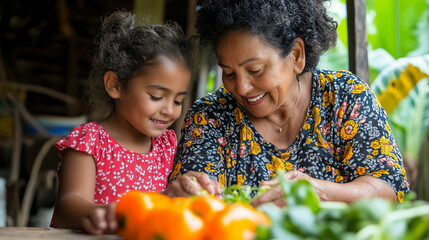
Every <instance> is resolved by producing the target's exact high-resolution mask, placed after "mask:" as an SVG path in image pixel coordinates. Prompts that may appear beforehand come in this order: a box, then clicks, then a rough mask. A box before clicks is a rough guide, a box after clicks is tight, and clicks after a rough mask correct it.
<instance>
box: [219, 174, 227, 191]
mask: <svg viewBox="0 0 429 240" xmlns="http://www.w3.org/2000/svg"><path fill="white" fill-rule="evenodd" d="M218 182H219V183H220V185H221V186H222V187H223V188H225V187H226V179H225V172H224V173H221V174H219V178H218Z"/></svg>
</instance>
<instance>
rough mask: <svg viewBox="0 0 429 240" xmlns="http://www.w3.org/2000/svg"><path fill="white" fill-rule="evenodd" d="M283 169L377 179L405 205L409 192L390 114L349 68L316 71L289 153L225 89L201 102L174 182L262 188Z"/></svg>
mask: <svg viewBox="0 0 429 240" xmlns="http://www.w3.org/2000/svg"><path fill="white" fill-rule="evenodd" d="M277 169H281V170H284V171H290V170H298V171H302V172H304V173H306V174H308V175H309V176H311V177H313V178H317V179H323V180H328V181H332V182H336V183H346V182H350V181H353V180H355V179H356V178H358V177H359V176H364V175H369V176H373V177H376V178H379V179H382V180H384V181H386V182H387V183H388V184H389V185H390V186H391V187H392V188H393V189H394V190H395V192H396V194H397V197H398V200H399V201H400V202H402V201H403V198H404V194H405V193H407V192H409V183H408V182H407V180H406V174H405V170H404V167H403V163H402V157H401V153H400V152H399V150H398V147H397V146H396V143H395V139H394V137H393V134H392V132H391V129H390V127H389V124H388V123H387V118H386V112H385V111H384V109H383V108H382V107H381V105H380V103H379V102H378V100H377V98H376V96H375V95H374V93H373V92H372V91H371V89H370V88H369V87H368V86H367V85H366V84H365V82H363V81H362V80H361V79H360V78H359V77H357V76H356V75H353V74H352V73H350V72H348V71H338V72H336V71H329V70H323V69H316V70H314V72H313V90H312V98H311V102H310V106H309V108H308V111H307V116H306V119H305V122H304V125H303V126H302V128H301V130H300V132H299V134H298V135H297V137H296V139H295V141H294V142H293V143H292V144H291V145H290V146H289V147H287V148H286V149H280V148H278V147H276V146H275V145H273V144H272V143H270V142H268V141H267V140H265V139H264V138H263V137H262V136H261V135H260V134H259V133H258V132H257V131H256V129H255V128H254V127H253V125H252V123H251V122H250V120H249V118H248V116H247V115H246V110H245V109H244V108H243V107H242V106H241V105H239V104H238V103H237V101H236V100H235V98H234V96H233V95H232V94H231V93H230V92H228V91H227V90H226V89H225V88H224V87H223V86H221V87H219V88H218V89H217V90H215V91H214V92H212V93H210V94H208V95H207V96H205V97H203V98H201V99H198V100H197V101H196V102H195V103H194V105H193V106H192V107H191V108H190V109H189V110H188V112H187V114H186V117H185V122H184V125H183V128H182V137H181V140H180V142H179V145H178V149H177V155H176V159H175V163H174V168H173V172H172V173H171V175H170V178H169V181H173V180H175V179H177V178H178V177H179V176H181V175H182V174H184V173H186V172H188V171H198V172H205V173H207V174H208V175H209V176H210V177H211V178H212V179H215V180H217V181H218V182H219V183H220V184H221V185H222V186H228V185H231V184H238V185H250V186H252V187H258V186H259V184H260V182H261V181H266V180H269V179H270V178H272V177H273V176H275V174H276V170H277Z"/></svg>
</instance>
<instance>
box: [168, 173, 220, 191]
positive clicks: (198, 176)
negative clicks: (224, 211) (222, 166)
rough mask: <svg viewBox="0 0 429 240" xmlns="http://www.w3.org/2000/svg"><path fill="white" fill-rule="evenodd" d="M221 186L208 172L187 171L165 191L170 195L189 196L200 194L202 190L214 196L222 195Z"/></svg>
mask: <svg viewBox="0 0 429 240" xmlns="http://www.w3.org/2000/svg"><path fill="white" fill-rule="evenodd" d="M221 188H222V187H221V186H220V184H219V183H218V182H217V181H214V180H211V179H210V178H209V176H208V175H207V174H206V173H202V172H187V173H185V174H183V175H182V176H181V177H179V178H178V179H177V180H176V181H174V182H171V183H170V184H169V185H168V186H167V188H166V189H165V191H164V194H166V195H168V196H170V197H188V196H193V195H198V194H199V193H201V191H202V190H205V191H207V192H208V193H209V194H212V195H214V196H218V197H219V196H220V192H221Z"/></svg>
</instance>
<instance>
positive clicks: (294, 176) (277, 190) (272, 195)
mask: <svg viewBox="0 0 429 240" xmlns="http://www.w3.org/2000/svg"><path fill="white" fill-rule="evenodd" d="M284 177H285V178H286V179H287V180H289V181H296V180H299V179H306V180H308V181H309V182H310V183H311V184H312V185H313V186H314V185H315V184H317V183H316V182H317V180H316V179H314V178H312V177H310V176H308V175H307V174H305V173H302V172H300V171H296V170H293V171H288V172H285V174H284ZM278 182H279V179H278V177H276V178H274V179H272V180H270V181H266V182H261V186H270V187H272V188H271V189H270V190H268V191H266V192H265V193H263V194H262V195H260V196H258V197H256V198H255V199H253V201H252V202H251V205H252V206H254V207H257V206H261V205H263V204H266V203H274V204H275V205H276V206H278V207H285V206H286V200H285V197H284V196H283V191H282V189H281V187H280V186H278Z"/></svg>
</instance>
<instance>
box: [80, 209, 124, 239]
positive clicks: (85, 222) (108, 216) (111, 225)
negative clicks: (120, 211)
mask: <svg viewBox="0 0 429 240" xmlns="http://www.w3.org/2000/svg"><path fill="white" fill-rule="evenodd" d="M115 207H116V203H110V204H108V205H100V206H97V207H95V208H93V209H92V210H91V212H90V214H89V216H87V217H83V218H82V227H83V229H84V230H85V231H86V232H88V233H90V234H94V235H98V234H103V233H115V232H116V231H117V230H118V222H117V220H116V216H115Z"/></svg>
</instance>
